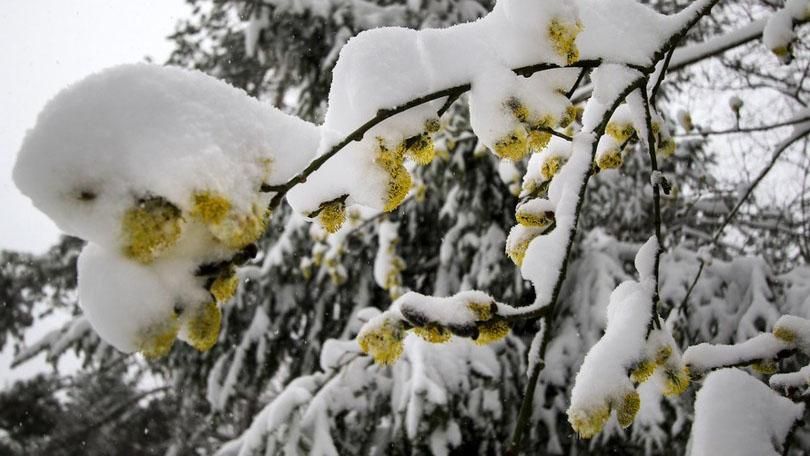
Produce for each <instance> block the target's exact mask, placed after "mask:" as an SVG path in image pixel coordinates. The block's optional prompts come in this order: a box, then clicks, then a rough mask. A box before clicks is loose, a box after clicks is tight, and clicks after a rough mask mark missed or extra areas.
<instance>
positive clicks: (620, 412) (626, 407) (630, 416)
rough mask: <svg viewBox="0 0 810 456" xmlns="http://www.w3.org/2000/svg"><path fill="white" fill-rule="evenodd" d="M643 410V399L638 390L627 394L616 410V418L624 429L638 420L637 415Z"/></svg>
mask: <svg viewBox="0 0 810 456" xmlns="http://www.w3.org/2000/svg"><path fill="white" fill-rule="evenodd" d="M640 408H641V398H640V397H639V395H638V392H637V391H636V390H633V391H631V392H629V393H627V394H626V395H625V396H624V397H623V398H622V401H621V403H620V404H619V406H618V407H617V408H616V418H617V419H618V421H619V425H620V426H621V427H623V428H627V427H629V426H630V425H631V424H633V420H635V419H636V414H637V413H638V411H639V409H640Z"/></svg>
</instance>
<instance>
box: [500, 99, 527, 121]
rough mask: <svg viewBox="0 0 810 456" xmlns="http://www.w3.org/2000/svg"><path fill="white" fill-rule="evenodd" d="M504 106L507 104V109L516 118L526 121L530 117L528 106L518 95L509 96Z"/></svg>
mask: <svg viewBox="0 0 810 456" xmlns="http://www.w3.org/2000/svg"><path fill="white" fill-rule="evenodd" d="M504 106H506V109H508V110H509V112H511V113H512V115H513V116H515V119H517V120H519V121H521V122H526V120H527V119H528V118H529V108H527V107H526V105H524V104H523V103H522V102H521V101H520V100H519V99H517V98H516V97H509V98H507V100H506V101H505V102H504Z"/></svg>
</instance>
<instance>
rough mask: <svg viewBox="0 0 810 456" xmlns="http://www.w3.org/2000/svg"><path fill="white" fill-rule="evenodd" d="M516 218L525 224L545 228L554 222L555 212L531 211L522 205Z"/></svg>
mask: <svg viewBox="0 0 810 456" xmlns="http://www.w3.org/2000/svg"><path fill="white" fill-rule="evenodd" d="M515 219H516V220H517V222H518V223H520V224H521V225H523V226H535V227H538V228H545V227H547V226H549V225H551V224H552V223H553V222H554V213H553V212H551V211H544V212H539V213H538V212H531V211H529V210H526V209H525V208H524V207H520V208H518V210H517V212H516V213H515Z"/></svg>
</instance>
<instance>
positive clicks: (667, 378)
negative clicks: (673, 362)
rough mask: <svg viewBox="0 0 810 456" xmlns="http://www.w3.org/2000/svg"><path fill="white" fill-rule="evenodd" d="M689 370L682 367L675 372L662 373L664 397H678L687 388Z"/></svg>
mask: <svg viewBox="0 0 810 456" xmlns="http://www.w3.org/2000/svg"><path fill="white" fill-rule="evenodd" d="M689 381H690V378H689V368H688V367H686V366H684V367H682V368H680V369H677V370H672V369H667V370H665V371H664V391H663V392H664V395H665V396H680V395H681V394H683V393H684V391H686V389H687V388H689Z"/></svg>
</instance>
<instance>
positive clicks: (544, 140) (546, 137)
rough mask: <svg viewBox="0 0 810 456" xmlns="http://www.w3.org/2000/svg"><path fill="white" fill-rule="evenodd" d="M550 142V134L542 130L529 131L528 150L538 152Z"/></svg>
mask: <svg viewBox="0 0 810 456" xmlns="http://www.w3.org/2000/svg"><path fill="white" fill-rule="evenodd" d="M549 142H551V133H549V132H547V131H543V130H538V129H532V130H530V131H529V149H530V150H532V151H534V152H540V151H541V150H543V149H545V148H546V146H548V143H549Z"/></svg>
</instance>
